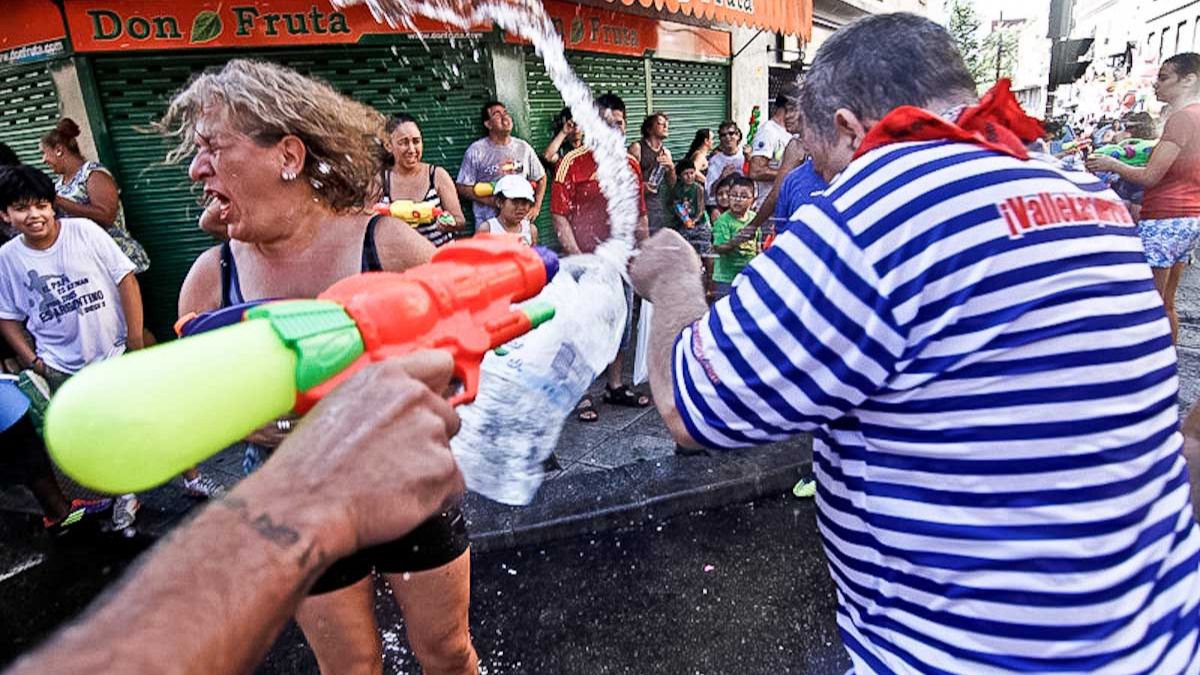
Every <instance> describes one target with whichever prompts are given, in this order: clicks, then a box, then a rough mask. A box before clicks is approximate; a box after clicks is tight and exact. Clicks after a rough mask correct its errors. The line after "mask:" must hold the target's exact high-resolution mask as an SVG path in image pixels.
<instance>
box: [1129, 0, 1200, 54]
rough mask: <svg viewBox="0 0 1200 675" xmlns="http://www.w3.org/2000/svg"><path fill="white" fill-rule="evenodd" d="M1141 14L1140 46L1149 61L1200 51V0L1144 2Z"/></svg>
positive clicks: (1152, 0)
mask: <svg viewBox="0 0 1200 675" xmlns="http://www.w3.org/2000/svg"><path fill="white" fill-rule="evenodd" d="M1141 14H1142V19H1143V26H1142V32H1141V35H1139V36H1138V38H1139V40H1138V44H1139V45H1140V47H1141V50H1142V55H1143V57H1144V58H1146V59H1147V60H1154V61H1155V62H1156V63H1161V62H1162V61H1163V59H1166V58H1169V57H1171V56H1174V55H1175V54H1178V53H1180V52H1192V51H1198V50H1200V35H1198V32H1200V0H1150V1H1148V2H1147V0H1142V8H1141Z"/></svg>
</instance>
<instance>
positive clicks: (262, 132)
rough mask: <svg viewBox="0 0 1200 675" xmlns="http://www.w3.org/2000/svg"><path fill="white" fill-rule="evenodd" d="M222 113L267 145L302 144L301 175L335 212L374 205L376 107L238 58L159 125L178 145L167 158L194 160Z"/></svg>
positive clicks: (195, 85) (193, 87) (190, 87)
mask: <svg viewBox="0 0 1200 675" xmlns="http://www.w3.org/2000/svg"><path fill="white" fill-rule="evenodd" d="M214 108H215V109H218V110H220V111H221V112H223V113H224V114H225V116H226V119H227V120H229V122H230V123H231V124H232V125H233V127H234V129H236V130H237V131H239V132H241V133H243V134H245V135H246V136H248V137H250V138H251V139H252V140H253V141H254V142H256V143H258V144H259V145H262V146H264V147H266V146H270V145H273V144H275V143H277V142H279V140H280V139H282V138H284V137H285V136H295V137H297V138H299V139H300V141H301V142H303V143H304V147H305V150H306V157H305V160H304V169H303V171H302V174H301V175H302V176H303V177H305V178H307V179H308V181H309V183H310V184H311V185H312V187H313V190H314V191H315V192H316V194H317V197H318V198H320V199H321V200H323V201H324V202H326V203H327V204H328V205H329V207H330V208H331V209H333V210H334V211H338V212H346V211H351V210H354V209H358V208H361V207H362V205H363V204H364V203H366V202H367V201H369V199H370V196H371V195H370V192H371V185H372V180H373V179H374V177H375V175H376V173H377V172H378V171H379V144H380V142H381V139H382V135H383V126H384V117H383V115H382V114H381V113H379V112H378V111H377V110H375V109H374V108H371V107H370V106H368V105H365V104H363V103H359V102H358V101H354V100H352V99H350V98H347V97H346V96H343V95H342V94H339V93H338V92H337V91H335V90H334V89H333V87H331V86H330V85H329V84H327V83H326V82H323V81H320V80H317V79H314V78H311V77H306V76H304V75H301V74H300V73H298V72H296V71H294V70H292V69H290V68H286V67H284V66H281V65H278V64H275V63H269V62H266V61H257V60H251V59H234V60H232V61H229V62H228V63H226V64H225V65H224V66H223V67H222V68H221V69H220V70H216V71H207V72H204V73H202V74H200V75H198V76H196V77H193V78H192V80H191V81H190V82H189V83H188V84H187V85H186V86H185V87H184V88H183V89H182V90H181V91H179V93H177V94H175V97H174V98H173V99H171V104H170V106H169V107H168V108H167V112H166V113H165V114H164V115H163V116H162V119H160V120H158V121H157V122H156V123H154V129H155V130H156V131H158V132H159V133H161V134H163V135H165V136H167V137H169V138H173V139H176V140H177V141H178V144H177V145H176V146H175V148H174V149H172V150H171V151H170V152H169V153H167V158H166V161H167V162H168V163H175V162H179V161H180V160H183V159H185V158H187V157H188V156H189V155H191V153H192V152H193V151H194V146H195V140H196V124H197V123H198V122H199V120H200V119H201V118H202V117H203V116H204V115H205V114H206V113H208V112H210V111H212V110H213V109H214Z"/></svg>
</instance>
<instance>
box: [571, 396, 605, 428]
mask: <svg viewBox="0 0 1200 675" xmlns="http://www.w3.org/2000/svg"><path fill="white" fill-rule="evenodd" d="M575 417H576V419H578V420H579V421H580V422H595V421H596V420H599V419H600V413H599V412H598V411H597V410H596V401H595V400H593V399H592V395H591V394H588V395H586V396H584V397H583V398H582V399H580V400H579V405H577V406H575Z"/></svg>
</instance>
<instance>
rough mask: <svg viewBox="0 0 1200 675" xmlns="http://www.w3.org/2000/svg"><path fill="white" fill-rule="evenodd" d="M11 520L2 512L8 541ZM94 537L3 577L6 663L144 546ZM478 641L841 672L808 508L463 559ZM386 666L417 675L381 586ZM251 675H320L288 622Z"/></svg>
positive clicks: (556, 663) (490, 659) (559, 655)
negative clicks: (469, 563) (468, 572)
mask: <svg viewBox="0 0 1200 675" xmlns="http://www.w3.org/2000/svg"><path fill="white" fill-rule="evenodd" d="M15 518H18V516H17V514H12V513H6V514H0V531H3V532H4V533H5V534H10V535H11V534H13V533H12V532H11V530H12V529H13V528H20V527H22V526H24V524H22V523H20V522H15V521H14V519H15ZM145 541H148V540H146V539H144V538H139V539H136V540H131V541H124V540H114V539H112V538H106V539H99V538H96V539H91V540H87V541H83V542H77V543H75V544H74V545H73V546H72V547H71V548H70V550H67V551H60V552H58V553H57V554H56V555H55V556H53V557H54V558H55V560H56V561H57V562H56V563H55V564H54V565H53V566H50V565H43V566H39V567H37V568H34V569H33V570H31V571H30V572H28V573H26V574H23V575H20V576H19V577H17V579H20V580H23V581H17V580H6V581H0V606H2V607H4V608H5V611H4V612H3V613H2V616H3V619H0V631H3V632H0V637H2V638H3V639H2V640H0V667H2V666H3V665H4V664H6V663H7V662H8V661H9V660H10V659H12V658H14V657H15V655H16V654H17V653H19V652H22V651H25V650H26V649H28V648H29V647H30V646H31V644H34V643H36V642H37V641H38V640H39V639H40V638H41V637H43V636H44V635H45V634H47V633H48V632H49V630H50V629H51V628H52V627H53V625H54V623H55V621H53V618H54V616H55V615H59V616H60V617H62V618H65V616H67V615H73V614H75V613H77V612H79V611H80V609H81V608H82V607H83V606H84V605H85V604H86V603H87V602H88V601H89V600H90V599H91V598H92V597H94V596H95V595H97V594H98V593H99V592H100V591H101V590H102V589H103V588H104V587H105V586H106V585H108V584H109V583H111V581H112V580H113V579H114V578H115V576H116V575H117V574H119V572H120V571H121V570H122V569H124V568H125V567H126V566H127V565H128V563H129V560H130V559H131V558H132V557H133V556H135V555H136V554H137V553H138V552H139V551H140V550H141V548H142V547H143V546H144V544H145ZM472 567H473V569H472V603H471V631H472V635H473V638H474V641H475V646H476V649H477V650H478V652H479V655H480V660H481V664H482V666H483V670H482V671H481V672H483V673H484V674H485V675H522V674H531V675H643V674H648V673H661V674H663V675H728V674H734V673H736V674H738V675H758V674H762V675H766V674H768V673H770V674H782V673H810V674H812V675H827V674H834V673H837V674H840V673H844V672H845V671H846V669H847V667H848V665H849V664H848V660H847V659H846V657H845V654H844V652H843V649H842V646H841V641H840V639H839V637H838V635H837V626H836V623H835V620H834V611H835V607H836V601H835V598H834V594H833V585H832V582H831V581H830V579H829V575H828V572H827V570H826V566H825V559H824V554H823V553H822V552H821V547H820V543H819V540H818V536H817V530H816V520H815V514H814V508H813V502H812V501H811V500H798V499H795V498H794V497H791V496H776V497H769V498H763V499H761V500H759V501H757V502H755V503H750V504H737V505H732V506H728V507H725V508H722V509H717V510H712V511H698V512H693V513H689V514H684V515H680V516H676V517H674V518H670V519H667V520H662V521H648V522H646V523H645V524H641V525H637V526H635V527H633V528H627V529H619V530H608V531H605V532H599V533H596V534H581V535H577V536H574V537H571V538H567V539H559V540H556V541H553V542H548V543H545V544H541V545H533V546H524V547H517V548H510V549H504V550H496V551H491V552H486V553H476V554H474V555H473V557H472ZM376 608H377V615H378V617H379V621H380V634H381V636H382V642H383V645H384V661H385V664H384V665H385V668H384V672H385V673H389V674H392V675H419V673H420V670H419V668H418V666H417V664H416V661H415V659H414V658H413V656H412V654H411V652H410V651H409V649H408V645H407V642H406V639H405V636H404V623H403V619H402V618H401V617H400V616H399V613H398V612H397V610H396V606H395V603H394V602H393V601H392V600H391V598H390V593H389V592H388V590H387V588H386V585H385V584H384V583H383V582H380V586H379V588H378V590H377V594H376ZM257 672H258V674H259V675H285V674H286V675H316V674H317V673H318V671H317V666H316V661H315V660H314V659H313V656H312V652H311V651H310V650H309V649H308V646H307V644H306V643H305V641H304V638H303V636H302V635H301V633H300V631H299V629H298V628H297V627H296V626H295V625H294V624H291V623H289V625H288V626H287V628H286V629H285V630H284V631H283V633H281V635H280V636H279V638H278V639H277V640H276V642H275V644H274V646H273V647H272V649H271V650H270V652H269V654H268V656H267V658H266V659H265V661H264V662H263V664H262V666H261V667H260V668H259V669H258V671H257Z"/></svg>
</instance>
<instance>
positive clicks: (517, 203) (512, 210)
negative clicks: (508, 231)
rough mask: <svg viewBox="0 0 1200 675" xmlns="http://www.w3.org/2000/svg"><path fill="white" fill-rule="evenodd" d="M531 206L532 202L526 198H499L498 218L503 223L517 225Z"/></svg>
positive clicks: (527, 213)
mask: <svg viewBox="0 0 1200 675" xmlns="http://www.w3.org/2000/svg"><path fill="white" fill-rule="evenodd" d="M532 208H533V202H531V201H529V200H528V199H501V200H500V220H501V221H502V222H503V223H504V224H505V225H519V224H520V223H521V221H522V220H524V219H525V216H527V215H529V209H532Z"/></svg>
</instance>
